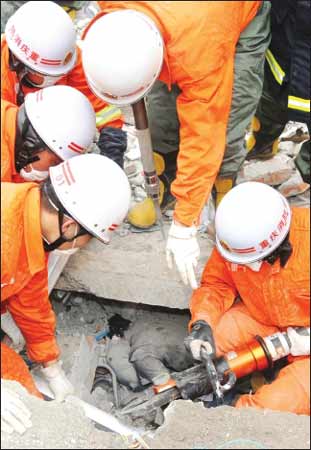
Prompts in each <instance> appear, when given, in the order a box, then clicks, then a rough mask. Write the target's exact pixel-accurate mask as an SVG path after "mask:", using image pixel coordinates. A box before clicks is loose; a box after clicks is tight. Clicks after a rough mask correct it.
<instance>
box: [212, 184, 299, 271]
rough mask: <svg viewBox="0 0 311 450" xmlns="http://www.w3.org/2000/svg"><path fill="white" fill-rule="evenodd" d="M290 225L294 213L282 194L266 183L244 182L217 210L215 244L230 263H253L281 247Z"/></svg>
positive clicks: (230, 193) (226, 196)
mask: <svg viewBox="0 0 311 450" xmlns="http://www.w3.org/2000/svg"><path fill="white" fill-rule="evenodd" d="M290 222H291V210H290V207H289V204H288V202H287V200H286V199H285V197H283V195H281V194H280V193H279V192H278V191H276V190H275V189H273V188H272V187H271V186H268V185H266V184H263V183H257V182H247V183H242V184H239V185H238V186H236V187H234V188H233V189H232V190H231V191H229V192H228V193H227V194H226V195H225V196H224V198H223V199H222V201H221V202H220V204H219V206H218V208H217V211H216V218H215V226H216V245H217V248H218V250H219V252H220V253H221V255H222V256H223V257H224V258H225V259H227V260H228V261H231V262H233V263H237V264H250V263H252V262H255V261H259V260H262V259H263V258H265V257H266V256H267V255H269V254H270V253H272V252H273V251H274V250H275V249H276V248H277V247H279V245H280V244H281V243H282V242H283V240H284V239H285V237H286V235H287V233H288V232H289V228H290Z"/></svg>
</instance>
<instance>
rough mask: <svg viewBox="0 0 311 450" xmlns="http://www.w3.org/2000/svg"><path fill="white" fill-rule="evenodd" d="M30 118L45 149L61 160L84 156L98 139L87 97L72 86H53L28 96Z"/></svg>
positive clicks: (94, 119)
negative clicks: (96, 138)
mask: <svg viewBox="0 0 311 450" xmlns="http://www.w3.org/2000/svg"><path fill="white" fill-rule="evenodd" d="M25 110H26V114H27V117H28V119H29V121H30V123H31V125H32V126H33V128H34V130H35V131H36V133H37V134H38V135H39V137H40V138H41V139H42V141H43V142H44V143H45V144H46V146H47V147H48V148H49V149H50V150H52V151H53V152H54V153H56V154H57V155H58V156H59V157H60V158H61V159H63V160H65V159H69V158H71V157H73V156H77V155H79V154H81V153H85V152H86V151H87V150H88V148H89V147H90V145H91V144H92V142H93V141H94V139H95V136H96V116H95V112H94V109H93V106H92V105H91V103H90V102H89V100H88V98H87V97H86V96H85V95H84V94H82V93H81V92H80V91H78V90H77V89H74V88H73V87H70V86H63V85H57V86H50V87H47V88H44V89H40V90H39V91H36V92H32V93H29V94H27V95H26V97H25Z"/></svg>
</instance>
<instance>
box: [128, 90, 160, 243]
mask: <svg viewBox="0 0 311 450" xmlns="http://www.w3.org/2000/svg"><path fill="white" fill-rule="evenodd" d="M132 109H133V114H134V120H135V126H136V130H137V138H138V142H139V148H140V153H141V160H142V164H143V168H144V176H145V182H146V191H147V194H148V196H149V197H150V198H151V199H152V201H153V204H154V207H155V211H156V215H157V220H158V223H159V225H160V229H161V234H162V237H163V239H164V240H165V238H166V237H165V232H164V223H163V218H162V213H161V208H160V202H159V199H160V182H159V178H158V175H157V173H156V169H155V162H154V158H153V149H152V143H151V136H150V130H149V125H148V117H147V111H146V106H145V101H144V99H141V100H139V101H138V102H137V103H134V104H133V105H132Z"/></svg>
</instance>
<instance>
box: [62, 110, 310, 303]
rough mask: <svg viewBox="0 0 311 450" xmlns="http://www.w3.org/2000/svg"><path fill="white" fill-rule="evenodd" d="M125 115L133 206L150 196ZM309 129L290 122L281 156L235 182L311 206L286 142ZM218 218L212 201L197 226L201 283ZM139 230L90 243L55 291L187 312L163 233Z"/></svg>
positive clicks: (247, 168) (293, 146)
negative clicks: (262, 187) (253, 184)
mask: <svg viewBox="0 0 311 450" xmlns="http://www.w3.org/2000/svg"><path fill="white" fill-rule="evenodd" d="M124 113H125V120H126V124H125V126H124V129H125V130H126V131H127V133H128V148H127V151H126V154H125V163H124V167H125V171H126V173H127V175H128V178H129V181H130V184H131V188H132V205H133V204H135V203H137V202H141V201H142V200H143V199H144V198H145V197H146V192H145V189H144V178H143V175H142V164H141V160H140V152H139V147H138V142H137V138H136V135H135V129H134V126H133V117H132V115H131V110H130V108H126V110H125V111H124ZM305 128H306V127H305V126H304V125H303V124H300V123H295V122H290V123H289V124H288V125H287V127H286V128H285V131H284V139H286V140H281V141H280V144H279V150H280V151H279V153H278V154H277V155H276V156H274V157H273V158H271V159H269V160H266V161H259V160H251V161H246V162H245V163H244V165H243V167H242V168H241V170H240V172H239V174H238V178H237V183H243V182H245V181H260V182H264V183H267V184H270V185H271V186H274V187H275V188H277V189H278V190H279V191H280V192H281V193H282V194H283V195H285V196H286V197H287V198H288V200H289V202H290V204H291V205H295V206H304V207H309V206H310V185H309V184H307V183H305V182H304V181H303V180H302V178H301V175H300V173H299V171H298V170H297V168H296V166H295V164H294V157H295V156H296V155H297V154H298V152H299V149H300V147H301V144H302V142H298V143H297V142H293V141H290V140H287V139H294V137H295V136H296V134H295V133H296V132H297V130H302V132H301V133H300V135H299V136H302V137H304V139H305V136H306V129H305ZM282 136H283V135H282ZM281 139H283V137H281ZM171 212H172V211H170V210H169V211H167V212H166V213H165V215H164V220H165V229H166V232H167V231H168V228H169V224H170V221H171ZM214 217H215V204H214V200H213V198H210V200H209V202H208V203H207V205H206V206H205V208H204V209H203V211H202V216H201V222H202V223H201V226H200V228H199V244H200V248H201V256H200V260H199V266H198V270H197V277H198V279H199V278H200V275H201V273H202V270H203V268H204V265H205V263H206V261H207V259H208V257H209V256H210V254H211V251H212V248H213V246H214V244H215V240H214V239H215V229H214ZM138 231H141V230H137V229H136V230H134V229H133V227H131V226H130V225H129V224H127V223H124V224H123V225H122V227H120V229H119V230H116V232H115V235H114V237H113V240H112V242H111V244H110V245H109V246H103V245H102V244H101V243H99V242H97V241H95V240H93V241H92V242H90V244H89V245H88V246H87V247H86V248H85V249H82V250H81V251H79V252H78V253H77V254H76V255H74V256H73V257H71V258H70V260H69V262H68V264H67V266H66V267H65V270H64V271H63V274H62V275H61V277H60V278H59V280H58V283H57V284H56V288H58V289H64V290H76V291H80V292H89V293H92V294H94V295H96V296H98V297H103V298H112V299H116V300H119V301H125V302H134V303H144V304H149V305H157V306H164V307H168V308H180V309H183V308H187V306H188V301H189V296H190V293H191V291H190V289H189V288H187V287H185V286H184V285H183V284H182V282H181V281H180V277H179V274H178V273H177V271H176V270H174V271H170V270H169V269H168V268H167V264H166V257H165V242H164V241H163V240H162V239H161V235H160V231H158V230H157V228H156V227H155V228H153V229H152V230H150V231H149V232H148V233H147V232H146V231H145V232H138ZM146 236H147V239H146ZM129 268H130V270H129ZM150 277H152V289H151V286H150ZM155 293H156V295H155Z"/></svg>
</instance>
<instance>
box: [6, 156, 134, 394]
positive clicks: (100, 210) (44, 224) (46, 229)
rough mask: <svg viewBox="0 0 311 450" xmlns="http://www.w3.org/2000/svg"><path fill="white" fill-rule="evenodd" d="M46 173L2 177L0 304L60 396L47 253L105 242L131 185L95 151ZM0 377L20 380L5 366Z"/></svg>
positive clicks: (65, 385) (63, 385)
mask: <svg viewBox="0 0 311 450" xmlns="http://www.w3.org/2000/svg"><path fill="white" fill-rule="evenodd" d="M49 174H50V178H48V179H47V180H45V181H44V182H42V183H41V184H40V185H39V184H37V183H5V182H4V183H2V186H1V213H2V214H1V238H2V241H1V242H2V246H1V302H3V303H4V304H5V305H6V307H7V309H8V310H9V312H10V313H11V315H12V317H13V319H14V321H15V323H16V324H17V326H18V327H19V328H20V330H21V332H22V334H23V336H24V338H25V341H26V350H27V355H28V357H29V359H30V360H31V361H34V362H36V363H38V364H41V365H42V366H43V367H42V369H41V371H42V375H43V376H44V377H45V378H46V380H47V382H48V383H49V386H50V389H51V390H52V392H53V393H54V395H55V399H56V400H58V401H62V400H63V399H64V398H65V397H66V396H67V395H68V394H70V393H72V386H71V384H70V383H69V381H68V379H67V377H66V375H65V373H64V371H63V370H62V368H61V362H60V361H59V357H60V351H59V348H58V346H57V342H56V338H55V314H54V312H53V310H52V307H51V304H50V301H49V298H48V279H47V257H46V253H49V252H50V251H53V250H54V249H57V250H58V251H59V252H63V253H65V254H72V253H73V252H75V251H76V249H78V248H80V247H82V246H84V245H85V244H86V243H87V242H88V241H89V240H90V239H91V237H92V236H94V237H96V238H98V239H99V240H100V241H102V242H104V243H109V240H110V237H111V233H112V231H113V230H114V229H115V228H116V227H117V226H118V225H119V224H120V223H121V222H122V220H123V219H124V217H125V216H126V214H127V211H128V208H129V204H130V187H129V183H128V180H127V177H126V175H125V173H124V172H123V171H122V170H121V169H120V168H119V167H118V165H117V164H116V163H114V162H113V161H111V160H110V159H108V158H106V157H104V156H101V155H96V154H87V155H80V156H77V157H76V158H71V159H69V160H67V161H65V162H63V163H61V164H59V165H57V166H53V167H50V170H49ZM45 252H46V253H45ZM12 370H13V373H12ZM1 378H9V379H15V380H16V381H20V380H19V379H18V374H17V375H16V374H15V373H14V367H13V368H12V367H7V365H6V364H2V365H1Z"/></svg>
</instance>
